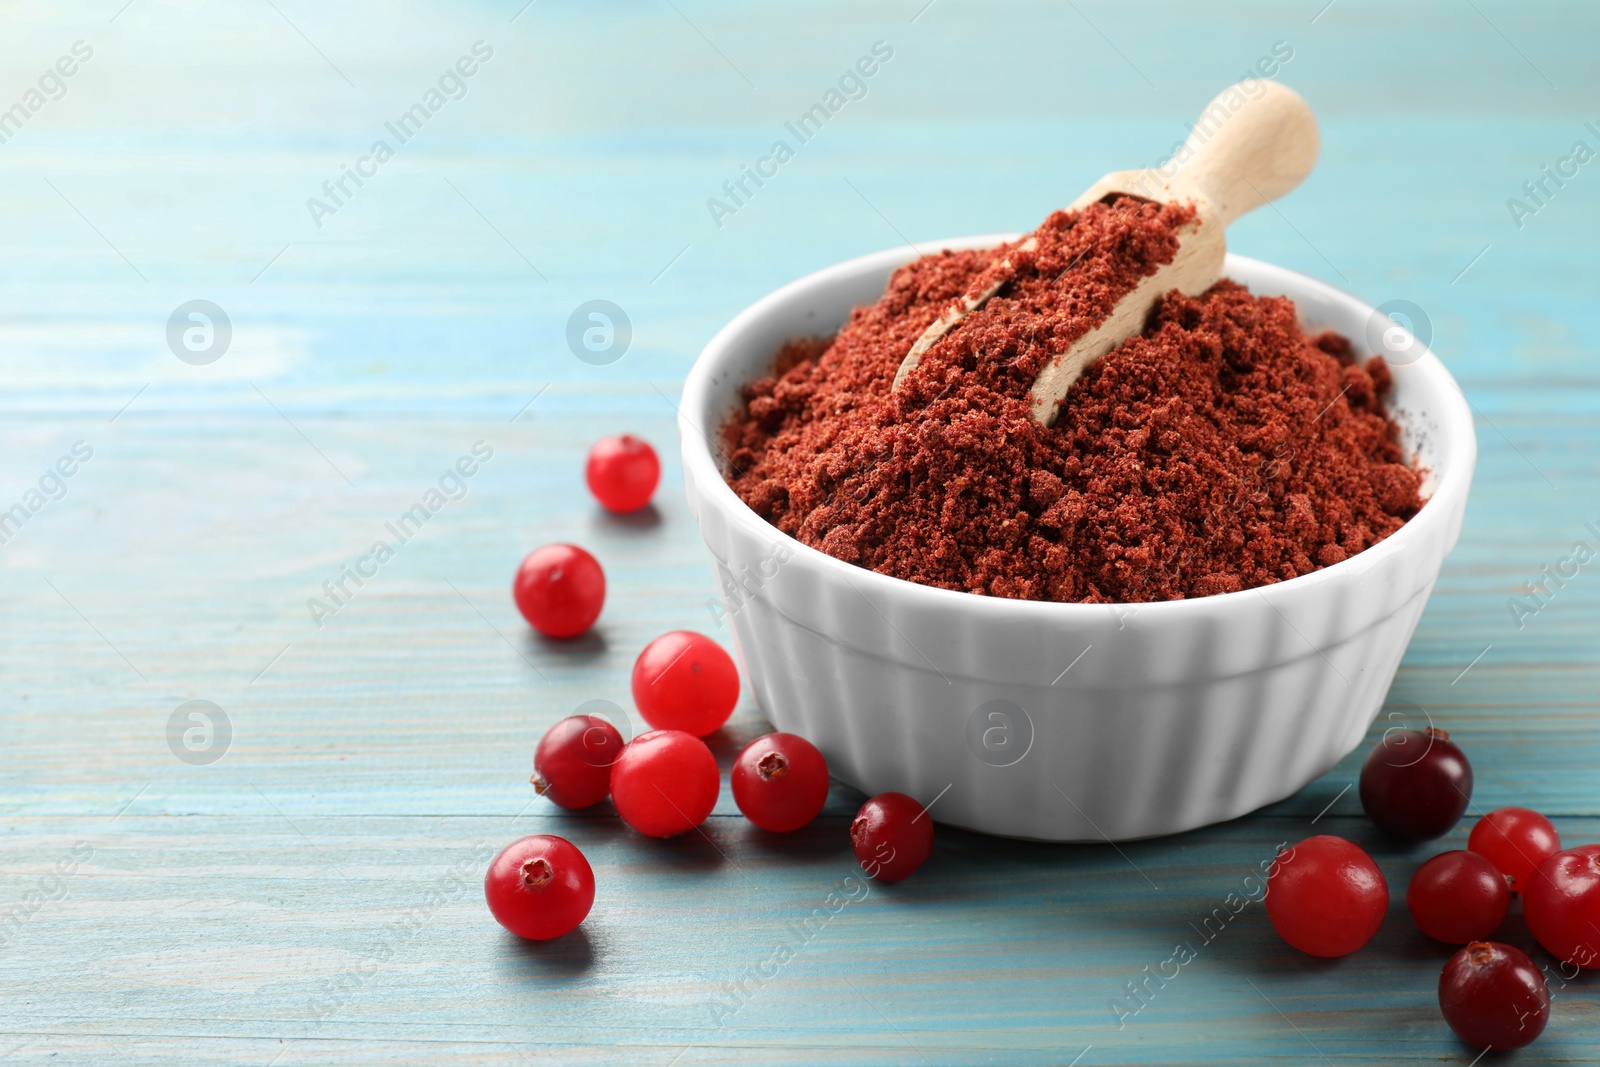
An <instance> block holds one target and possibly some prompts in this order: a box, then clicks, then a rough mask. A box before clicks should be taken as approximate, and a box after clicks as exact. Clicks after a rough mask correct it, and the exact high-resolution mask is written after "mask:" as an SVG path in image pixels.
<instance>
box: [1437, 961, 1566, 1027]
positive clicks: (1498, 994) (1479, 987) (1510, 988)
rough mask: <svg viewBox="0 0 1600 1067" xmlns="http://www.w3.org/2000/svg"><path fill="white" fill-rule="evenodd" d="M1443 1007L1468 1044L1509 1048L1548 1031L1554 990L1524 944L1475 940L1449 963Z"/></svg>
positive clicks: (1442, 986) (1441, 991) (1441, 982)
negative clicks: (1511, 944)
mask: <svg viewBox="0 0 1600 1067" xmlns="http://www.w3.org/2000/svg"><path fill="white" fill-rule="evenodd" d="M1439 1010H1440V1011H1442V1012H1444V1021H1445V1022H1447V1023H1449V1024H1450V1029H1452V1030H1454V1031H1455V1032H1456V1036H1457V1037H1459V1038H1461V1040H1463V1041H1465V1042H1466V1043H1467V1044H1469V1045H1472V1046H1474V1047H1475V1048H1492V1049H1494V1050H1495V1051H1496V1052H1507V1051H1510V1050H1511V1049H1516V1048H1521V1047H1522V1046H1523V1045H1527V1044H1530V1043H1531V1042H1532V1041H1533V1039H1534V1038H1536V1037H1538V1036H1539V1035H1540V1034H1541V1033H1543V1032H1544V1024H1545V1023H1547V1022H1549V1021H1550V989H1549V987H1548V986H1546V985H1545V984H1544V975H1542V974H1540V973H1539V968H1537V967H1535V966H1534V965H1533V961H1532V960H1530V959H1529V958H1528V957H1527V956H1526V955H1525V954H1524V953H1523V952H1522V951H1521V950H1520V949H1515V948H1512V947H1511V946H1510V945H1502V944H1500V943H1499V942H1498V941H1474V942H1472V944H1470V945H1468V946H1467V947H1466V948H1464V949H1462V950H1461V951H1460V952H1457V953H1456V954H1455V955H1454V956H1451V957H1450V962H1449V963H1446V964H1445V965H1444V973H1442V974H1440V975H1439Z"/></svg>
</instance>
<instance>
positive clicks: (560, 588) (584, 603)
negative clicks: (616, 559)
mask: <svg viewBox="0 0 1600 1067" xmlns="http://www.w3.org/2000/svg"><path fill="white" fill-rule="evenodd" d="M511 595H512V596H513V597H514V598H515V599H516V601H517V610H519V611H521V612H522V617H523V618H524V619H527V620H528V623H529V624H530V625H531V626H532V627H533V628H534V629H535V630H538V631H539V632H540V633H542V634H544V635H545V636H546V637H576V636H578V635H579V634H581V633H583V631H585V630H587V629H588V628H589V627H590V626H592V625H594V620H596V619H598V618H599V617H600V606H601V605H602V604H604V603H605V599H606V575H605V572H604V571H602V570H601V569H600V564H599V562H598V561H597V560H596V559H595V558H594V557H593V556H591V555H589V553H587V552H585V551H584V550H583V549H581V548H579V547H578V546H577V545H545V546H544V547H543V548H536V549H534V550H533V551H532V552H530V553H528V558H527V559H525V560H523V561H522V566H521V567H520V568H518V570H517V579H516V581H515V582H514V583H513V584H512V586H511Z"/></svg>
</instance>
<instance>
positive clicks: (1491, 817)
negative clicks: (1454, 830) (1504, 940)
mask: <svg viewBox="0 0 1600 1067" xmlns="http://www.w3.org/2000/svg"><path fill="white" fill-rule="evenodd" d="M1467 848H1469V849H1471V850H1472V851H1473V852H1476V853H1478V854H1479V855H1480V856H1483V857H1485V858H1487V859H1488V860H1489V862H1490V863H1493V864H1494V865H1495V866H1496V867H1497V868H1499V870H1500V873H1501V874H1503V875H1505V876H1506V877H1507V878H1510V879H1511V888H1512V889H1513V890H1515V891H1516V892H1519V893H1520V892H1522V891H1523V890H1524V887H1525V886H1526V885H1527V884H1528V879H1529V878H1531V877H1532V876H1533V872H1534V871H1535V870H1537V869H1538V866H1539V864H1541V863H1543V862H1544V861H1545V857H1547V856H1553V855H1555V854H1556V853H1557V852H1560V851H1561V835H1560V834H1558V833H1556V828H1555V827H1554V826H1552V825H1550V820H1549V819H1547V818H1545V817H1544V816H1543V815H1540V814H1539V813H1538V812H1536V811H1529V810H1528V809H1527V808H1496V809H1495V810H1494V811H1491V812H1490V813H1489V814H1487V815H1485V816H1484V817H1483V818H1481V819H1479V820H1478V825H1476V826H1474V827H1473V828H1472V835H1471V836H1470V837H1468V838H1467ZM1480 940H1481V939H1480Z"/></svg>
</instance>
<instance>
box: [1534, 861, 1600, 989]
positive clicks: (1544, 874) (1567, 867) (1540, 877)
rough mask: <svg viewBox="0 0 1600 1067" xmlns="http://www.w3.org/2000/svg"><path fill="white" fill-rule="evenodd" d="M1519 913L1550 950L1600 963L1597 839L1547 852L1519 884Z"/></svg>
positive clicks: (1571, 959) (1584, 964) (1582, 962)
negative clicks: (1550, 852) (1563, 850)
mask: <svg viewBox="0 0 1600 1067" xmlns="http://www.w3.org/2000/svg"><path fill="white" fill-rule="evenodd" d="M1522 914H1523V916H1524V917H1525V918H1527V920H1528V929H1529V930H1531V931H1532V932H1533V936H1534V937H1535V938H1537V939H1538V941H1539V944H1541V945H1543V946H1544V947H1545V948H1546V949H1548V950H1549V952H1550V954H1551V955H1553V956H1555V957H1556V958H1557V959H1559V960H1561V961H1563V962H1565V963H1575V964H1577V965H1578V966H1579V967H1590V968H1594V967H1600V951H1597V949H1600V845H1580V846H1578V847H1577V848H1569V849H1567V850H1566V851H1565V852H1557V853H1556V854H1555V855H1553V856H1548V857H1546V858H1545V861H1544V862H1543V863H1541V864H1539V869H1538V870H1536V871H1535V872H1534V873H1533V874H1532V875H1530V876H1529V878H1528V884H1527V885H1526V886H1524V887H1523V890H1522Z"/></svg>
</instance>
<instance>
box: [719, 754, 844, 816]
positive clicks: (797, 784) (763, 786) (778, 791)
mask: <svg viewBox="0 0 1600 1067" xmlns="http://www.w3.org/2000/svg"><path fill="white" fill-rule="evenodd" d="M732 785H733V802H734V803H735V804H738V805H739V810H740V811H742V812H744V817H745V818H747V819H749V820H750V821H751V822H753V823H755V824H756V825H757V826H759V827H761V828H762V829H763V830H771V831H772V832H773V833H779V834H785V833H788V832H789V831H790V830H798V829H800V827H802V826H804V825H806V824H807V823H809V822H810V821H811V820H812V819H815V818H816V817H817V813H818V812H819V811H821V810H822V805H824V804H826V803H827V802H828V761H827V760H825V759H823V758H822V753H820V752H818V751H817V746H816V745H813V744H812V743H811V742H810V741H807V740H806V739H805V738H803V737H801V736H799V735H798V734H768V735H767V736H765V737H761V738H757V739H756V740H754V741H752V742H751V743H750V744H749V745H747V746H746V747H745V750H744V751H743V752H741V753H739V758H738V759H736V760H734V761H733V782H732Z"/></svg>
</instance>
